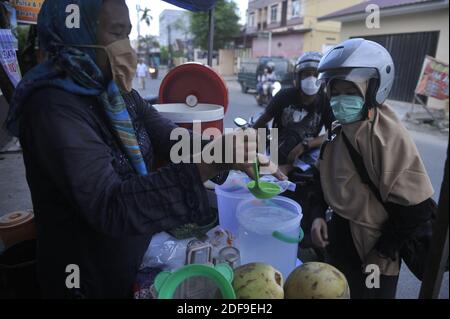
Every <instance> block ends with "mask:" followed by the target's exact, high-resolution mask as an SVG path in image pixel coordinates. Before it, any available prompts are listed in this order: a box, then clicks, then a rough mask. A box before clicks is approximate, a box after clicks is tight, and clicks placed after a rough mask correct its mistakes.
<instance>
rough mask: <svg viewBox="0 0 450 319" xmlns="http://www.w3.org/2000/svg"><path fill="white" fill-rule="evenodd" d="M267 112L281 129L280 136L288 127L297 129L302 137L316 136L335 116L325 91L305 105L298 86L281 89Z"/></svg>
mask: <svg viewBox="0 0 450 319" xmlns="http://www.w3.org/2000/svg"><path fill="white" fill-rule="evenodd" d="M266 114H268V115H270V117H271V118H273V119H274V123H273V127H277V128H278V129H279V130H280V131H279V135H280V137H282V136H283V134H285V133H286V130H287V129H288V130H295V131H296V132H297V133H299V134H300V136H302V138H315V137H317V136H319V134H320V132H321V130H322V128H323V126H324V125H325V126H327V125H330V124H331V122H332V121H333V118H334V117H333V113H332V110H331V107H330V105H329V101H328V99H327V98H326V96H325V94H324V93H323V92H320V93H319V94H318V95H317V96H316V100H315V102H314V103H312V104H311V105H305V103H304V102H303V101H302V94H301V92H300V90H299V89H297V88H289V89H284V90H282V91H280V92H279V93H278V94H277V95H276V96H275V97H274V98H273V99H272V101H271V103H270V104H269V106H268V107H267V110H266Z"/></svg>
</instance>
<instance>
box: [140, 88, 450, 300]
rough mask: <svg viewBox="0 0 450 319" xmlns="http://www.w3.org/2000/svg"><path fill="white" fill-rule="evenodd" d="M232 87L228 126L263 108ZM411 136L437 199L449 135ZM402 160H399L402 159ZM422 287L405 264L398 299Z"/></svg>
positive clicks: (412, 295)
mask: <svg viewBox="0 0 450 319" xmlns="http://www.w3.org/2000/svg"><path fill="white" fill-rule="evenodd" d="M159 84H160V80H148V81H147V85H148V88H147V90H145V91H144V92H142V93H143V94H144V95H157V92H158V90H159ZM227 86H228V89H229V100H230V103H229V107H228V112H227V114H226V116H225V127H226V128H233V127H235V126H234V123H233V120H234V119H235V118H236V117H242V118H244V119H248V118H250V117H251V116H253V115H256V114H258V113H261V112H263V111H264V109H263V108H262V107H259V106H258V105H257V104H256V100H255V98H254V96H253V95H252V94H243V93H241V91H240V86H239V84H238V83H237V82H235V81H227ZM397 111H398V113H399V116H400V117H401V116H402V115H404V114H405V113H406V112H407V110H405V109H398V110H397ZM410 133H411V136H412V137H413V139H414V141H415V142H416V145H417V148H418V150H419V152H420V154H421V156H422V159H423V161H424V163H425V166H426V169H427V171H428V174H429V176H430V179H431V182H432V184H433V187H434V189H435V195H434V198H435V199H436V200H438V198H439V193H440V189H441V183H442V179H443V173H444V164H445V159H446V151H447V146H448V137H447V138H444V137H443V136H437V135H431V134H427V133H422V132H416V131H410ZM399 160H400V159H399ZM419 290H420V282H419V281H418V280H417V279H416V278H415V277H414V275H412V274H411V272H410V271H409V270H408V269H407V267H405V266H403V268H402V272H401V275H400V279H399V285H398V292H397V298H401V299H409V298H412V299H414V298H417V297H418V295H419ZM440 297H441V298H447V299H448V298H449V286H448V273H447V274H445V276H444V281H443V284H442V289H441V294H440Z"/></svg>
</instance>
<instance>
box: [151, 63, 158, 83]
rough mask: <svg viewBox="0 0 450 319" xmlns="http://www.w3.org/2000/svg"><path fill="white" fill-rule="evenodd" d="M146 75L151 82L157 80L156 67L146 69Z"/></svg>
mask: <svg viewBox="0 0 450 319" xmlns="http://www.w3.org/2000/svg"><path fill="white" fill-rule="evenodd" d="M148 73H149V74H150V76H151V78H152V79H153V80H156V79H158V75H159V69H158V67H157V66H155V65H152V66H150V67H149V68H148Z"/></svg>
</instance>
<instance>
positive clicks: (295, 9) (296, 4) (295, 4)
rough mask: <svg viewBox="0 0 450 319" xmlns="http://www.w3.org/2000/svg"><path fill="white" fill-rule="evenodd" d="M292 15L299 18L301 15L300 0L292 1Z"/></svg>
mask: <svg viewBox="0 0 450 319" xmlns="http://www.w3.org/2000/svg"><path fill="white" fill-rule="evenodd" d="M291 12H292V14H291V17H292V18H299V17H300V0H292V3H291Z"/></svg>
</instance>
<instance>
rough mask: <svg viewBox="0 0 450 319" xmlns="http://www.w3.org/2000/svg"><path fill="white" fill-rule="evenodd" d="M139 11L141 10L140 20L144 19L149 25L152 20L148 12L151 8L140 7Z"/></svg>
mask: <svg viewBox="0 0 450 319" xmlns="http://www.w3.org/2000/svg"><path fill="white" fill-rule="evenodd" d="M140 12H142V16H141V21H144V22H145V24H146V25H147V26H150V24H151V22H152V20H153V17H152V15H151V14H150V13H151V10H150V9H149V8H147V7H146V8H145V9H140Z"/></svg>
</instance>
